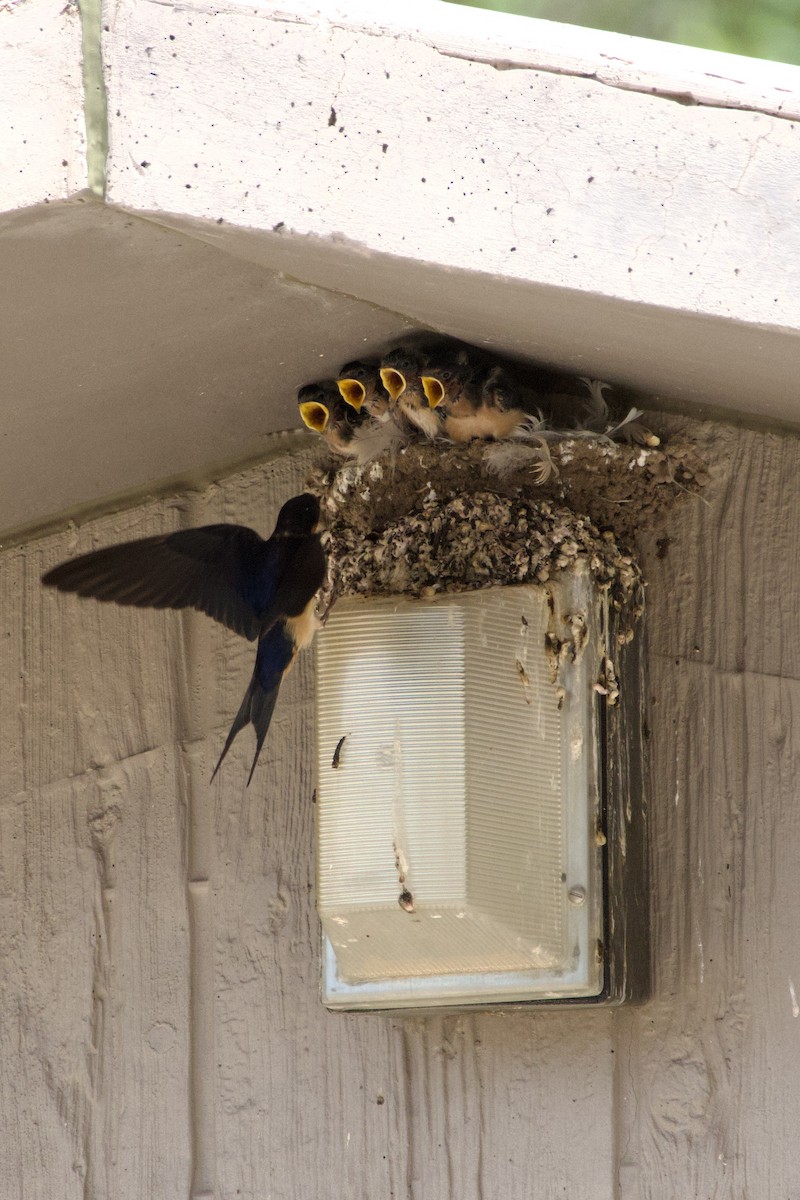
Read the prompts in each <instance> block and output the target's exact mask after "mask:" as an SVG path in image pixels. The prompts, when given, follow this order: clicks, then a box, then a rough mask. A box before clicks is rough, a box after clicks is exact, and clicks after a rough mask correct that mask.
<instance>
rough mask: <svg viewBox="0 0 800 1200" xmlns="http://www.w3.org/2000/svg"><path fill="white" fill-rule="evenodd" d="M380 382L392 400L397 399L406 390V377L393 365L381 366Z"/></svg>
mask: <svg viewBox="0 0 800 1200" xmlns="http://www.w3.org/2000/svg"><path fill="white" fill-rule="evenodd" d="M380 375H381V383H382V384H383V386H384V387H385V388H386V390H387V392H388V393H389V395H390V396H391V397H392V399H393V400H397V399H398V397H400V396H402V394H403V392H404V391H405V390H406V377H405V375H402V374H401V373H400V371H396V370H395V368H394V367H381V372H380Z"/></svg>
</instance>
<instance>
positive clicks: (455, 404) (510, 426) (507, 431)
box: [421, 348, 541, 442]
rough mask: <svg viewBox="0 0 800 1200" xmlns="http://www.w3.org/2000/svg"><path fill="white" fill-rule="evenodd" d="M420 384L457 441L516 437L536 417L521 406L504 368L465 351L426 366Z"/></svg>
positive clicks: (453, 438) (446, 427) (446, 429)
mask: <svg viewBox="0 0 800 1200" xmlns="http://www.w3.org/2000/svg"><path fill="white" fill-rule="evenodd" d="M421 382H422V388H423V391H424V393H425V398H426V400H427V401H428V404H429V405H430V407H431V408H433V409H436V410H438V411H440V412H441V413H442V416H443V419H444V429H445V433H446V434H447V436H448V437H449V438H450V439H451V440H452V441H454V442H468V441H471V439H472V438H494V439H500V438H508V437H514V436H516V435H518V433H520V432H522V431H525V430H526V429H527V428H528V427H529V426H530V425H531V423H532V421H531V418H532V416H533V414H532V413H530V412H528V411H526V409H525V408H523V407H522V406H521V403H520V398H519V392H518V390H517V389H516V388H515V387H514V385H513V382H512V381H511V380H510V379H509V378H508V377H507V375H506V373H505V371H504V369H503V368H502V367H500V366H494V367H486V366H484V365H483V364H481V363H480V362H476V361H474V360H473V359H472V358H471V357H470V356H469V354H468V353H467V351H466V350H464V349H463V348H461V349H456V350H455V351H453V352H452V353H451V354H449V355H446V356H444V357H441V358H440V359H439V361H438V362H436V364H435V365H434V364H431V365H430V366H428V367H426V368H425V372H424V374H423V375H422V379H421ZM540 416H541V414H540Z"/></svg>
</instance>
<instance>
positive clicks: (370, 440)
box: [351, 420, 409, 467]
mask: <svg viewBox="0 0 800 1200" xmlns="http://www.w3.org/2000/svg"><path fill="white" fill-rule="evenodd" d="M408 440H409V435H408V433H407V432H406V430H404V429H401V427H400V426H399V425H398V424H397V422H396V421H392V420H388V421H386V420H384V421H370V422H369V423H365V424H364V425H361V426H359V428H358V429H357V430H356V432H355V434H354V435H353V440H352V443H351V446H352V450H353V454H352V457H353V458H354V459H355V460H356V462H357V463H358V464H359V466H362V467H363V466H365V464H366V463H371V462H373V461H374V460H375V459H376V458H380V456H381V455H382V454H387V453H388V454H391V455H392V456H394V455H395V454H397V452H398V450H400V448H401V447H402V446H405V445H406V444H407V442H408Z"/></svg>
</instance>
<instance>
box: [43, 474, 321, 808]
mask: <svg viewBox="0 0 800 1200" xmlns="http://www.w3.org/2000/svg"><path fill="white" fill-rule="evenodd" d="M319 526H320V506H319V500H318V499H317V498H316V496H312V495H311V494H310V493H308V492H304V493H303V494H302V495H300V496H295V497H293V498H292V499H291V500H287V502H286V503H285V504H284V506H283V508H282V509H281V510H280V512H279V513H278V519H277V521H276V523H275V529H274V530H273V533H272V536H271V537H270V538H268V539H267V540H266V541H264V539H263V538H261V537H259V535H258V534H257V533H256V532H255V531H254V530H252V529H248V528H247V527H246V526H244V525H204V526H202V527H201V528H199V529H181V530H178V531H176V532H175V533H166V534H158V535H156V536H155V537H148V538H141V539H140V540H138V541H135V542H123V543H122V544H121V545H119V546H108V547H106V548H105V549H103V550H95V551H94V552H93V553H91V554H83V555H81V557H80V558H73V559H70V560H69V561H67V562H64V563H61V564H60V565H59V566H57V567H54V568H53V569H52V570H51V571H48V572H47V574H45V575H43V576H42V583H43V584H45V586H47V587H55V588H58V590H59V591H62V592H74V593H76V594H77V595H78V596H91V597H94V599H96V600H112V601H114V602H115V603H117V604H125V605H135V606H136V607H137V608H196V609H198V610H199V611H200V612H204V613H206V614H207V615H208V616H209V617H213V619H214V620H215V621H219V622H220V623H221V624H222V625H225V626H227V628H228V629H232V630H233V632H234V633H238V634H240V635H241V636H242V637H246V638H247V639H248V641H251V642H254V641H256V640H258V650H257V653H256V663H255V669H254V671H253V676H252V679H251V680H250V683H249V685H248V688H247V691H246V692H245V695H244V699H243V700H242V703H241V706H240V708H239V711H238V713H237V714H236V716H235V718H234V721H233V724H232V725H231V729H230V732H229V734H228V737H227V739H226V741H225V745H224V747H223V750H222V753H221V754H220V756H219V761H218V762H217V765H216V767H215V768H214V773H213V774H212V776H211V778H212V779H213V778H214V775H216V773H217V771H218V770H219V768H220V766H221V764H222V760H223V759H224V757H225V755H226V754H227V753H228V750H229V749H230V747H231V743H232V742H233V739H234V738H235V737H236V735H237V733H239V731H240V730H241V729H243V728H244V727H245V725H247V724H252V725H253V727H254V729H255V731H256V752H255V756H254V758H253V765H252V767H251V768H250V775H249V776H248V779H247V783H248V785H249V783H250V780H251V779H252V778H253V772H254V771H255V768H256V763H257V762H258V756H259V754H260V752H261V747H262V745H263V744H264V739H265V737H266V736H267V730H268V729H269V725H270V721H271V719H272V713H273V710H274V708H275V701H276V700H277V698H278V691H279V689H280V686H281V683H282V681H283V677H284V675H285V674H286V672H287V671H288V670H289V667H290V666H291V665H292V662H293V661H294V658H295V655H296V654H297V652H298V650H301V649H302V648H303V647H304V646H307V645H308V644H309V643H310V642H311V640H312V638H313V636H314V632H315V628H316V618H315V616H314V597H315V594H316V592H317V590H318V589H319V588H320V587H321V586H322V584H323V582H324V579H325V574H326V569H327V568H326V562H325V552H324V550H323V548H322V543H321V541H320V536H319Z"/></svg>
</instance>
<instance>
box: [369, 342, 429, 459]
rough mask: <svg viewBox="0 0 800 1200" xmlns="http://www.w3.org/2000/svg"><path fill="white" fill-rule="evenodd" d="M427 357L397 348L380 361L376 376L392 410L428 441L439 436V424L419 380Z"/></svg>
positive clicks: (403, 348)
mask: <svg viewBox="0 0 800 1200" xmlns="http://www.w3.org/2000/svg"><path fill="white" fill-rule="evenodd" d="M427 357H428V356H427V355H426V354H425V353H424V351H416V350H412V349H410V348H409V347H407V346H398V347H397V348H396V349H395V350H391V351H390V352H389V353H388V354H386V355H384V357H383V358H382V359H381V369H380V377H381V381H382V383H383V386H384V387H385V388H386V390H387V392H388V393H389V396H390V397H391V404H392V408H393V410H394V411H396V412H399V413H400V414H402V416H404V417H405V418H406V419H407V420H408V421H410V422H411V424H412V425H415V426H416V427H417V429H421V430H422V432H423V433H424V434H427V436H428V437H429V438H435V437H439V436H441V434H442V422H441V419H440V417H439V416H438V414H437V413H436V412H434V411H433V410H432V409H431V408H430V407H429V406H428V404H427V403H426V402H425V393H424V392H423V390H422V380H421V377H420V376H421V373H422V371H423V370H424V369H425V364H426V362H427Z"/></svg>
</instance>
